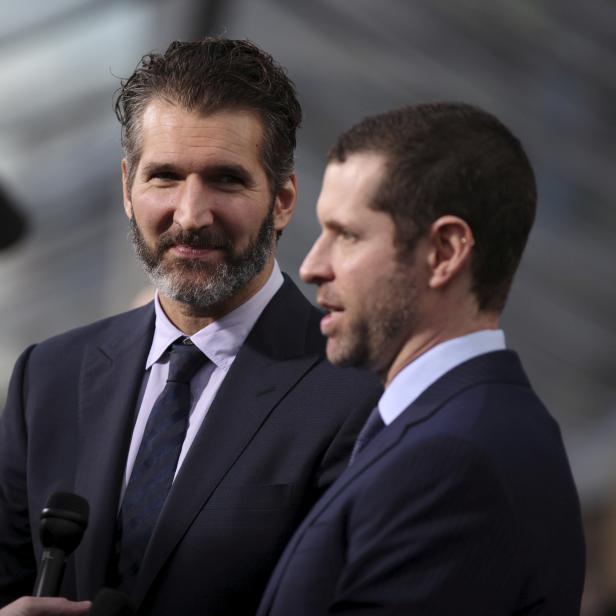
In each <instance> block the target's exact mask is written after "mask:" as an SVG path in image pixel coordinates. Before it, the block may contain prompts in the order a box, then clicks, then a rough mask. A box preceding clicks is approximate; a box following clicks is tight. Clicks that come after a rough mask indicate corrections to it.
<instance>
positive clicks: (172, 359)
mask: <svg viewBox="0 0 616 616" xmlns="http://www.w3.org/2000/svg"><path fill="white" fill-rule="evenodd" d="M206 360H207V357H206V356H205V355H204V354H203V353H202V352H201V351H200V350H199V349H198V348H197V347H196V346H194V345H193V343H192V342H191V341H190V340H189V339H188V338H184V339H182V340H178V341H176V342H175V343H173V345H172V346H171V349H170V354H169V375H168V377H167V383H166V385H165V388H164V389H163V391H162V392H161V394H160V395H159V396H158V398H157V399H156V402H155V403H154V406H153V407H152V411H151V412H150V417H149V418H148V421H147V424H146V426H145V431H144V433H143V438H142V440H141V445H140V447H139V451H138V453H137V457H136V459H135V464H134V466H133V471H132V473H131V476H130V479H129V482H128V485H127V487H126V492H125V493H124V500H123V501H122V508H121V510H120V515H119V517H118V522H117V537H116V554H117V555H118V558H117V563H116V564H117V572H116V573H117V580H116V582H117V586H118V588H120V589H121V590H123V591H124V592H126V593H129V592H130V590H131V589H132V586H133V584H134V581H135V577H136V575H137V572H138V571H139V567H140V565H141V561H142V559H143V555H144V553H145V549H146V546H147V544H148V541H149V539H150V535H151V534H152V529H153V528H154V525H155V524H156V520H157V519H158V515H159V513H160V510H161V508H162V506H163V503H164V502H165V499H166V497H167V493H168V492H169V489H170V488H171V483H172V482H173V476H174V474H175V469H176V466H177V463H178V458H179V456H180V451H181V449H182V443H183V442H184V437H185V436H186V429H187V427H188V415H189V411H190V407H191V395H190V381H191V379H192V377H193V376H194V375H195V373H196V372H197V371H198V370H199V368H201V366H203V364H204V363H205V361H206Z"/></svg>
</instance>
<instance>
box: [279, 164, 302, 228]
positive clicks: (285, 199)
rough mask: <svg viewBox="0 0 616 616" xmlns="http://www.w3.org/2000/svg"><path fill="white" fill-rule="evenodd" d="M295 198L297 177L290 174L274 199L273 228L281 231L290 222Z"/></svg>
mask: <svg viewBox="0 0 616 616" xmlns="http://www.w3.org/2000/svg"><path fill="white" fill-rule="evenodd" d="M296 200H297V179H296V177H295V174H291V175H290V176H289V178H288V180H287V181H286V182H285V183H284V184H283V186H282V188H281V189H280V190H279V191H278V194H277V195H276V200H275V201H274V229H276V231H279V232H281V231H282V230H283V229H284V228H285V227H286V226H287V225H288V224H289V222H291V218H292V217H293V212H294V211H295V202H296Z"/></svg>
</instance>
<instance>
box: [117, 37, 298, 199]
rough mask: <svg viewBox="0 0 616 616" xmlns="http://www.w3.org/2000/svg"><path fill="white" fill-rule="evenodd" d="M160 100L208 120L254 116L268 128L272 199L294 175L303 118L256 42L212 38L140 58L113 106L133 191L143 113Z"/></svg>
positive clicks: (266, 162)
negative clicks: (225, 114)
mask: <svg viewBox="0 0 616 616" xmlns="http://www.w3.org/2000/svg"><path fill="white" fill-rule="evenodd" d="M155 98H160V99H163V100H167V101H169V102H171V103H173V104H176V105H179V106H181V107H183V108H184V109H187V110H189V111H193V110H195V111H198V112H199V113H203V114H207V113H213V112H215V111H220V110H233V109H238V110H239V109H242V110H247V111H254V112H255V113H256V114H257V115H258V117H259V118H260V119H261V122H262V125H263V144H262V148H261V157H262V163H263V168H264V170H265V172H266V174H267V177H268V181H269V184H270V188H271V190H272V193H273V194H274V195H276V194H277V193H278V191H279V190H280V188H281V187H282V185H283V184H284V183H285V181H286V180H287V179H288V177H289V175H290V174H291V173H292V172H293V163H294V159H293V153H294V150H295V144H296V137H295V133H296V130H297V128H298V127H299V125H300V123H301V119H302V111H301V107H300V105H299V102H298V100H297V95H296V92H295V86H294V85H293V82H292V81H291V80H290V79H289V77H288V76H287V74H286V72H285V70H284V69H283V68H282V67H281V66H279V65H278V64H277V63H276V62H275V61H274V60H273V58H272V57H271V56H270V55H269V54H267V53H265V52H264V51H262V50H261V49H259V48H258V47H257V46H256V45H254V44H253V43H251V42H249V41H243V40H231V39H224V38H213V37H212V38H206V39H204V40H202V41H197V42H189V43H183V42H179V41H175V42H173V43H171V45H169V48H168V49H167V51H165V53H163V54H160V53H154V52H152V53H149V54H146V55H145V56H143V58H141V61H140V62H139V65H138V66H137V69H136V70H135V72H134V73H133V74H132V75H131V76H130V77H129V78H128V79H126V80H124V81H122V84H121V86H120V88H119V89H118V92H117V95H116V100H115V112H116V115H117V117H118V120H119V121H120V123H121V125H122V146H123V147H124V153H125V156H126V159H127V162H128V169H129V185H130V184H132V181H133V179H134V174H135V169H136V167H137V165H138V163H139V158H140V156H141V149H140V143H139V137H140V130H141V119H142V117H143V112H144V111H145V108H146V107H147V105H148V104H149V103H150V102H151V101H152V100H153V99H155Z"/></svg>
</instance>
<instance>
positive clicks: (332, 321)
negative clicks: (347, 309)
mask: <svg viewBox="0 0 616 616" xmlns="http://www.w3.org/2000/svg"><path fill="white" fill-rule="evenodd" d="M317 301H318V304H319V306H321V308H323V309H324V310H326V311H327V314H326V315H325V316H324V317H323V318H322V319H321V323H320V326H321V333H322V334H323V335H324V336H331V335H333V333H334V330H335V329H336V324H337V322H338V321H339V320H340V319H341V318H342V313H343V312H344V308H342V306H340V305H339V304H336V303H332V302H331V300H326V299H324V298H319V299H318V300H317Z"/></svg>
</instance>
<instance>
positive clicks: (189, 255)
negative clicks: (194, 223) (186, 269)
mask: <svg viewBox="0 0 616 616" xmlns="http://www.w3.org/2000/svg"><path fill="white" fill-rule="evenodd" d="M170 250H171V252H172V253H173V254H174V255H175V256H177V257H181V258H184V259H203V258H207V257H209V256H210V255H213V254H215V253H218V252H220V251H221V249H220V248H195V247H193V246H188V245H186V244H176V245H175V246H172V247H171V249H170Z"/></svg>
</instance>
